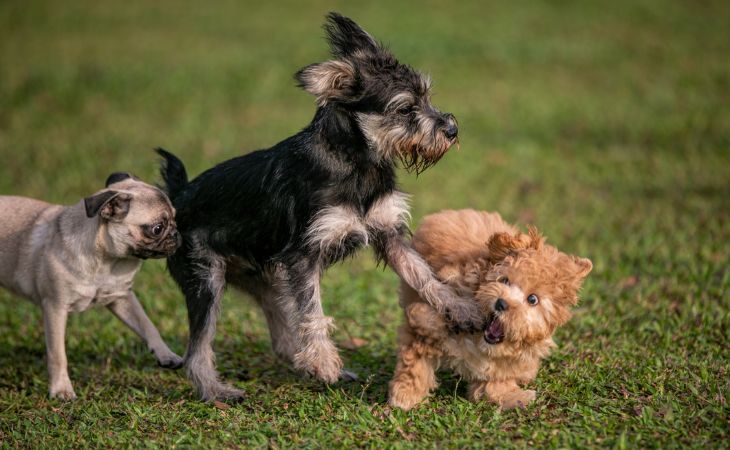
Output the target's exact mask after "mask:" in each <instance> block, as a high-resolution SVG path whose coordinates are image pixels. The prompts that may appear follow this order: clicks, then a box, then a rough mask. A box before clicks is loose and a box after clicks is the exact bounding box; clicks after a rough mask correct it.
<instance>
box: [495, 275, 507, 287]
mask: <svg viewBox="0 0 730 450" xmlns="http://www.w3.org/2000/svg"><path fill="white" fill-rule="evenodd" d="M497 283H502V284H506V285H507V286H509V278H507V277H506V276H504V275H502V276H499V277H497Z"/></svg>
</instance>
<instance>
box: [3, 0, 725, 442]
mask: <svg viewBox="0 0 730 450" xmlns="http://www.w3.org/2000/svg"><path fill="white" fill-rule="evenodd" d="M330 10H336V11H339V12H342V13H343V14H345V15H349V16H351V17H352V18H354V19H355V20H356V21H357V22H358V23H360V25H362V26H363V27H364V28H365V29H366V30H368V31H369V32H370V33H371V34H372V35H374V36H375V37H376V38H378V39H380V40H382V41H384V42H385V43H387V44H388V46H389V48H390V49H391V50H392V51H393V53H394V54H395V55H397V56H398V57H399V59H400V60H401V61H403V62H407V63H408V64H411V65H412V66H414V67H416V68H418V69H420V70H422V71H423V72H427V73H429V74H430V75H431V76H432V78H433V80H434V99H433V101H434V104H435V105H436V106H438V107H439V108H440V109H442V110H444V111H450V112H453V113H454V114H455V115H456V116H457V118H458V119H459V124H460V136H461V149H460V150H456V149H453V150H451V151H450V153H449V154H447V155H446V157H445V158H444V159H443V160H442V161H441V162H440V163H439V164H438V165H437V166H435V167H434V168H432V169H430V170H428V171H427V172H425V173H424V174H422V175H420V176H419V177H415V175H411V174H407V173H401V174H400V181H401V184H402V186H403V188H404V189H405V190H407V191H408V192H410V193H412V194H413V195H414V198H413V217H414V226H415V225H417V223H418V221H419V219H420V218H422V217H423V215H425V214H427V213H430V212H434V211H438V210H441V209H445V208H462V207H472V208H478V209H488V210H496V211H499V212H501V213H502V215H503V216H504V217H505V218H506V219H507V220H509V221H513V222H517V223H519V224H521V225H526V224H528V223H534V224H535V225H537V226H538V227H539V228H540V229H541V231H542V232H543V233H544V234H546V235H547V236H548V238H549V241H550V242H552V243H553V244H555V245H557V246H558V247H559V248H561V249H562V250H564V251H566V252H570V253H575V254H579V255H581V256H586V257H589V258H591V259H592V260H593V262H594V266H595V269H594V272H593V273H592V274H591V275H590V276H589V278H588V280H587V282H586V285H585V288H584V290H583V296H582V302H581V305H580V307H579V308H577V309H576V311H575V317H574V318H573V320H572V321H571V322H570V323H569V324H568V325H566V326H565V327H563V328H561V329H560V330H558V332H557V333H556V336H555V338H556V341H557V342H558V345H559V348H558V349H557V350H556V351H555V352H554V354H553V355H552V356H551V357H550V358H549V359H548V360H546V362H545V363H544V365H543V368H542V369H541V371H540V374H539V375H538V379H537V380H536V382H535V383H534V384H533V386H532V387H533V388H535V389H537V391H538V400H537V402H536V403H535V404H534V405H533V406H531V407H529V408H528V409H526V410H524V411H511V412H501V411H499V410H498V409H497V408H496V407H494V406H493V405H490V404H478V405H474V404H470V403H468V402H467V401H466V400H465V399H464V397H463V394H464V383H460V382H459V380H458V379H457V378H455V377H453V376H452V375H450V374H449V373H448V372H446V373H444V374H442V375H441V380H442V384H441V386H440V387H439V389H438V390H437V391H436V392H435V394H434V397H433V398H432V399H431V400H430V401H429V402H428V403H426V404H424V405H423V406H421V407H420V408H418V409H416V410H414V411H413V412H410V413H407V414H406V413H402V412H400V411H390V410H389V408H387V407H386V406H385V403H384V402H385V398H386V392H387V382H388V380H389V377H390V376H391V374H392V370H393V366H394V364H395V331H396V328H397V325H398V323H399V322H400V311H399V309H398V306H397V289H396V288H397V279H396V276H395V275H393V274H392V272H390V271H389V270H385V271H383V270H382V269H380V268H376V267H375V264H374V263H373V261H372V259H373V258H372V255H371V252H370V251H369V250H365V251H362V252H361V253H360V254H359V255H358V256H357V257H356V258H354V259H353V260H351V261H348V262H346V263H344V264H342V265H339V266H337V267H335V268H333V269H332V270H330V271H329V272H327V274H326V275H325V277H324V281H323V295H324V306H325V311H326V312H327V314H330V315H333V316H334V317H335V318H336V323H337V324H338V329H337V331H336V332H335V334H334V336H335V339H336V340H337V341H338V342H340V343H343V344H345V345H346V344H347V343H348V341H351V340H352V338H360V339H365V340H366V341H367V345H365V346H362V347H359V348H357V349H354V350H343V357H344V359H345V363H346V365H347V366H348V367H349V368H351V369H354V370H355V371H356V372H358V373H359V374H360V375H361V378H362V379H361V382H358V383H350V384H342V385H336V386H333V387H326V386H322V385H320V384H318V383H316V382H313V381H307V380H301V379H300V378H299V377H298V376H297V375H296V374H294V373H292V372H291V371H290V370H289V369H288V368H287V366H286V365H284V364H283V363H281V362H279V361H277V360H276V359H275V358H274V356H273V355H272V354H271V352H270V350H269V341H268V334H267V332H266V329H265V325H264V322H263V320H262V317H261V315H260V313H259V312H258V311H257V310H256V308H255V307H253V306H252V305H251V303H250V302H248V301H247V299H246V298H245V296H244V295H242V294H240V293H236V292H228V293H227V294H226V299H225V302H224V305H223V312H222V319H221V321H220V326H219V331H218V335H217V340H216V350H217V354H218V366H219V369H220V371H221V373H222V376H223V377H224V378H225V379H227V380H229V381H232V382H234V383H235V384H236V385H238V386H239V387H241V388H243V389H245V390H246V392H247V393H248V400H247V401H246V402H244V403H243V404H241V405H236V406H232V407H230V408H225V407H221V406H220V405H219V407H216V406H213V405H207V404H201V403H199V402H197V401H196V400H195V396H194V395H193V393H192V390H191V388H190V385H189V384H188V382H187V380H186V378H185V376H184V374H183V373H182V372H166V371H162V370H158V369H157V368H156V367H155V363H154V359H153V358H152V357H151V356H150V355H149V354H148V352H147V350H146V349H145V347H144V345H143V344H142V343H141V342H140V341H139V340H138V339H137V338H136V337H135V336H134V335H133V334H132V333H131V332H130V331H128V330H127V329H126V328H125V327H124V326H123V325H122V324H121V323H119V322H118V321H117V320H116V319H114V318H113V316H112V315H111V314H110V313H109V312H108V311H105V310H103V309H98V310H92V311H89V312H86V313H84V314H81V315H76V316H73V317H72V320H71V321H70V323H69V329H68V332H67V342H68V355H69V366H70V373H71V378H72V381H73V382H74V385H75V389H76V392H77V394H78V395H79V399H78V400H77V401H75V402H73V403H60V402H58V401H51V400H48V399H47V380H46V368H45V363H44V354H45V349H44V345H43V330H42V322H41V315H40V311H39V310H38V309H36V308H35V307H33V306H32V305H31V304H30V303H27V302H25V301H23V300H21V299H19V298H17V297H14V296H12V295H10V294H8V293H7V292H5V291H2V292H0V444H1V445H2V446H3V447H7V448H17V447H25V448H38V447H65V448H67V447H86V446H94V447H95V446H133V447H137V446H149V447H156V446H163V447H168V446H194V447H198V446H203V447H236V446H241V447H249V446H262V447H266V446H269V447H273V448H279V447H292V446H294V447H334V446H366V447H410V446H437V447H462V446H466V447H481V446H484V447H493V446H500V447H507V446H518V447H525V446H528V447H533V446H534V447H545V446H548V447H566V446H569V447H575V446H578V447H637V446H639V447H661V448H667V447H674V446H697V447H707V446H709V447H724V446H726V445H727V438H728V426H729V422H728V405H727V400H728V399H727V393H728V387H729V384H730V382H729V380H730V376H729V375H728V366H729V361H730V354H729V353H730V352H729V351H728V345H727V338H728V334H727V330H728V329H729V328H730V318H729V314H728V305H729V303H730V302H729V301H728V286H729V285H730V273H729V271H728V264H729V263H730V249H729V248H728V242H729V238H730V220H729V219H730V108H729V107H728V105H730V27H729V26H728V24H730V3H728V2H726V1H660V0H640V1H630V0H617V1H613V2H586V1H577V0H561V1H535V2H522V1H517V2H497V1H478V0H472V1H460V2H437V1H425V2H415V1H413V2H400V1H399V2H395V1H389V2H384V1H375V2H324V1H317V2H295V1H287V2H276V3H274V2H261V3H248V2H238V1H216V2H205V4H203V3H202V2H173V1H167V0H163V1H158V2H142V1H127V2H92V1H69V2H52V1H24V2H21V1H3V2H0V194H14V195H23V196H29V197H36V198H41V199H45V200H48V201H52V202H58V203H65V204H70V203H73V202H76V201H78V199H80V198H81V197H83V196H86V195H88V194H89V193H91V192H94V191H95V190H97V189H99V188H101V187H102V185H103V182H104V180H105V178H106V176H107V175H108V174H109V173H110V172H113V171H119V170H128V171H131V172H133V173H135V174H137V175H138V176H140V177H142V178H143V179H145V180H147V181H150V182H155V181H158V176H157V164H158V161H157V157H156V155H155V154H154V153H153V152H152V151H151V149H152V148H153V147H155V146H164V147H165V148H167V149H169V150H171V151H173V152H175V153H177V154H178V155H180V156H181V157H182V159H183V160H184V161H185V163H186V165H187V166H188V171H189V173H190V174H191V175H195V174H197V173H199V172H201V171H202V170H204V169H206V168H208V167H210V166H211V165H213V164H214V163H216V162H219V161H222V160H224V159H227V158H230V157H233V156H236V155H240V154H242V153H245V152H248V151H251V150H254V149H257V148H263V147H268V146H270V145H273V144H274V143H276V142H278V141H279V140H281V139H283V138H285V137H287V136H290V135H291V134H293V133H295V132H296V131H298V130H299V129H301V128H302V127H304V126H305V125H306V124H307V123H308V122H309V120H310V119H311V117H312V115H313V113H314V101H313V99H312V98H311V97H310V96H308V95H307V94H306V93H305V92H303V91H301V90H299V89H297V88H296V87H295V83H294V80H293V78H292V75H293V74H294V72H295V71H297V70H298V69H299V68H301V67H303V66H305V65H307V64H310V63H313V62H317V61H322V60H324V59H325V58H327V57H328V55H327V46H326V44H325V42H324V40H323V32H322V30H321V28H320V27H321V24H322V22H323V18H324V15H325V14H326V13H327V12H328V11H330ZM3 214H7V213H3ZM0 220H2V217H0ZM136 291H137V293H138V295H139V297H140V298H141V299H142V302H143V303H144V305H145V307H146V309H147V311H148V313H149V314H150V316H151V318H152V320H153V321H154V322H155V323H156V324H158V326H159V328H160V331H161V333H162V335H163V337H164V338H165V339H166V340H167V341H168V343H169V344H170V345H171V347H172V348H173V349H174V350H175V351H177V352H179V353H182V352H184V348H185V342H186V339H187V324H186V313H185V307H184V301H183V300H182V296H181V294H180V293H179V291H178V290H177V289H176V287H175V286H174V284H173V283H172V281H171V280H170V279H169V277H168V276H167V274H166V272H165V267H164V263H163V262H160V261H150V262H147V263H145V265H144V268H143V270H142V272H141V273H140V275H139V277H138V279H137V282H136Z"/></svg>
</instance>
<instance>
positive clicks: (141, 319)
mask: <svg viewBox="0 0 730 450" xmlns="http://www.w3.org/2000/svg"><path fill="white" fill-rule="evenodd" d="M180 243H181V237H180V235H179V234H178V232H177V228H176V225H175V210H174V208H173V207H172V204H171V203H170V200H169V199H168V198H167V196H166V195H165V194H164V193H163V192H162V191H161V190H160V189H158V188H156V187H154V186H151V185H149V184H147V183H144V182H142V181H140V180H139V179H137V178H136V177H134V176H132V175H130V174H128V173H113V174H111V175H110V176H109V178H108V179H107V181H106V188H105V189H102V190H100V191H98V192H97V193H95V194H94V195H92V196H90V197H87V198H85V199H83V200H81V201H79V202H78V203H76V204H75V205H71V206H61V205H52V204H49V203H45V202H42V201H39V200H34V199H30V198H23V197H14V196H0V286H3V287H5V288H7V289H8V290H10V291H11V292H13V293H15V294H17V295H19V296H21V297H25V298H27V299H29V300H31V301H32V302H33V303H35V304H37V305H38V306H40V307H41V309H42V310H43V322H44V328H45V336H46V353H47V357H48V375H49V378H50V383H49V392H50V396H51V397H53V398H59V399H65V400H69V399H73V398H75V397H76V394H75V393H74V390H73V387H72V386H71V380H70V379H69V377H68V369H67V362H66V349H65V331H66V318H67V316H68V313H70V312H78V311H85V310H86V309H88V308H90V307H92V306H95V305H104V306H106V307H107V308H109V310H111V312H112V313H114V315H116V316H117V317H118V318H119V319H120V320H121V321H122V322H124V323H125V324H126V325H127V326H128V327H129V328H131V329H132V331H134V332H135V333H137V334H138V335H139V336H140V337H141V338H142V339H144V341H145V342H146V343H147V346H148V348H149V349H150V351H152V353H153V354H154V355H155V357H156V358H157V362H158V363H159V365H160V366H162V367H165V368H178V367H180V366H181V365H182V358H181V357H180V356H178V355H176V354H175V353H173V352H172V351H171V350H170V349H169V348H168V346H167V344H165V342H164V341H163V340H162V338H161V337H160V333H159V332H158V331H157V328H155V326H154V325H153V324H152V322H151V321H150V319H149V318H148V317H147V314H145V312H144V310H143V309H142V305H140V303H139V300H137V297H136V296H135V295H134V292H132V282H133V280H134V276H135V274H136V273H137V271H138V270H139V268H140V266H141V264H142V261H141V260H143V259H147V258H164V257H167V256H169V255H171V254H173V253H174V252H175V250H177V248H178V247H179V246H180Z"/></svg>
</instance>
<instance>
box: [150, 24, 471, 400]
mask: <svg viewBox="0 0 730 450" xmlns="http://www.w3.org/2000/svg"><path fill="white" fill-rule="evenodd" d="M325 29H326V31H327V34H328V38H329V42H330V45H331V47H332V53H333V55H334V57H335V59H333V60H331V61H326V62H323V63H319V64H313V65H310V66H307V67H305V68H304V69H302V70H301V71H299V72H298V73H297V75H296V78H297V80H298V81H299V83H300V85H301V86H302V87H303V88H304V89H305V90H307V91H308V92H310V93H312V94H314V95H315V96H316V97H317V104H318V109H317V112H316V114H315V116H314V120H313V121H312V123H311V124H310V125H309V126H307V127H306V128H305V129H304V130H302V131H301V132H299V133H298V134H296V135H295V136H292V137H290V138H288V139H286V140H284V141H282V142H280V143H279V144H277V145H275V146H274V147H272V148H270V149H268V150H260V151H257V152H254V153H250V154H248V155H245V156H241V157H238V158H234V159H231V160H229V161H226V162H223V163H221V164H219V165H218V166H216V167H214V168H212V169H210V170H208V171H206V172H204V173H203V174H201V175H200V176H198V177H197V178H196V179H194V180H192V181H190V182H188V179H187V174H186V172H185V168H184V166H183V164H182V162H180V160H179V159H177V158H176V157H175V156H173V155H172V154H170V153H168V152H166V151H164V150H162V149H159V150H158V152H159V153H160V154H161V155H162V156H163V157H164V158H165V163H164V165H163V169H162V176H163V178H164V180H165V182H166V185H167V192H168V194H169V195H170V198H171V199H172V201H173V204H174V206H175V208H177V225H178V230H180V232H181V233H182V234H183V236H184V244H183V247H182V248H181V249H180V250H179V251H178V252H177V253H176V254H175V255H174V256H172V257H170V258H169V259H168V265H169V269H170V272H171V273H172V275H173V277H174V278H175V280H176V281H177V282H178V284H179V285H180V287H181V289H182V291H183V292H184V294H185V297H186V300H187V306H188V314H189V320H190V341H189V344H188V351H187V355H186V359H185V365H186V367H187V371H188V375H189V376H190V378H191V380H192V382H193V383H194V385H195V387H196V388H197V390H198V392H199V394H200V395H201V396H202V398H203V399H205V400H212V399H235V398H239V397H240V396H241V392H240V391H238V390H236V389H234V388H233V387H231V386H228V385H225V384H223V383H221V382H219V381H218V379H217V374H216V371H215V368H214V363H213V361H214V355H213V352H212V348H211V341H212V339H213V335H214V333H215V323H216V316H217V311H218V307H219V303H220V298H221V294H222V292H223V289H224V286H225V284H226V283H231V284H232V285H234V286H236V287H239V288H241V289H243V290H245V291H247V292H249V293H250V294H252V295H253V296H254V297H255V298H256V299H257V301H258V302H259V304H260V305H261V307H262V308H263V310H264V313H265V315H266V318H267V321H268V325H269V330H270V334H271V338H272V343H273V347H274V350H275V352H276V353H277V354H278V355H280V356H281V357H283V358H285V359H287V360H289V361H290V362H292V363H293V365H294V367H295V368H296V369H298V370H300V371H303V372H305V373H309V374H311V375H314V376H315V377H317V378H319V379H321V380H323V381H325V382H328V383H332V382H335V381H336V380H337V379H338V378H339V377H340V376H341V375H342V374H343V372H342V362H341V360H340V357H339V355H338V353H337V349H336V348H335V346H334V345H333V343H332V342H331V340H330V339H329V337H328V331H329V328H330V326H331V318H328V317H326V316H324V314H323V312H322V305H321V299H320V293H319V280H320V276H321V274H322V272H323V271H324V269H326V268H327V267H328V266H329V265H331V264H333V263H335V262H337V261H339V260H341V259H342V258H345V257H346V256H347V255H349V254H351V253H352V252H353V251H354V250H355V249H357V248H358V247H361V246H363V245H367V244H372V245H373V246H374V248H375V251H376V254H377V256H378V257H379V258H381V259H382V260H384V261H385V262H386V263H387V264H388V265H390V266H391V267H392V268H393V269H394V270H395V271H396V272H397V273H398V274H399V275H400V276H401V277H402V278H403V279H404V280H406V282H408V283H409V284H410V285H411V286H412V287H413V288H414V289H415V290H416V291H417V292H419V294H421V295H422V297H423V298H425V299H427V300H428V301H429V302H430V303H431V304H433V305H434V306H435V307H436V308H437V309H438V310H439V311H441V312H442V313H444V314H446V315H447V317H450V319H451V320H452V323H453V324H454V326H455V327H464V328H472V327H478V326H481V323H480V320H481V316H480V314H479V311H477V310H476V309H475V308H471V303H472V302H462V301H458V299H457V298H456V297H455V294H454V293H453V291H451V290H450V289H449V288H448V287H446V286H445V285H443V284H441V283H440V282H438V281H437V280H436V279H435V278H434V277H433V274H432V273H431V270H430V269H429V268H428V266H427V265H426V264H425V263H424V262H423V260H422V259H421V258H420V257H419V256H418V255H417V254H416V253H415V252H414V251H413V250H412V249H411V248H410V246H409V245H408V242H407V240H406V238H407V236H408V226H407V221H408V208H407V206H408V205H407V197H406V196H405V194H403V193H401V192H398V191H397V190H396V181H395V162H396V161H397V160H401V161H402V162H403V164H404V166H406V167H407V168H409V169H414V170H416V171H420V170H423V169H425V168H426V167H428V166H430V165H432V164H434V163H435V162H437V161H438V160H439V158H440V157H441V156H442V155H443V154H444V153H445V152H446V151H447V150H448V148H449V147H450V146H451V145H452V144H453V143H454V142H456V135H457V128H456V122H455V120H454V118H453V116H451V115H450V114H443V113H440V112H439V111H438V110H436V109H435V108H433V106H431V104H430V101H429V82H428V80H427V79H426V78H424V77H422V76H421V75H420V74H418V73H417V72H415V71H414V70H413V69H411V68H410V67H408V66H405V65H402V64H400V63H398V61H397V60H396V59H395V57H393V56H392V55H391V54H390V53H389V52H387V51H386V50H384V49H383V48H382V46H380V45H379V44H377V43H376V42H375V41H374V40H373V39H372V38H371V37H370V36H369V35H368V34H367V33H366V32H365V31H363V30H362V29H361V28H360V27H358V26H357V24H355V23H354V22H353V21H351V20H350V19H347V18H345V17H343V16H340V15H338V14H335V13H331V14H330V15H329V16H328V23H327V25H326V26H325Z"/></svg>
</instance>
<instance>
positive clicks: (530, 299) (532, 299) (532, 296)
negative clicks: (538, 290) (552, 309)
mask: <svg viewBox="0 0 730 450" xmlns="http://www.w3.org/2000/svg"><path fill="white" fill-rule="evenodd" d="M527 303H529V304H530V305H532V306H535V305H537V304H538V303H540V299H539V298H537V295H535V294H530V295H528V296H527Z"/></svg>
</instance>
